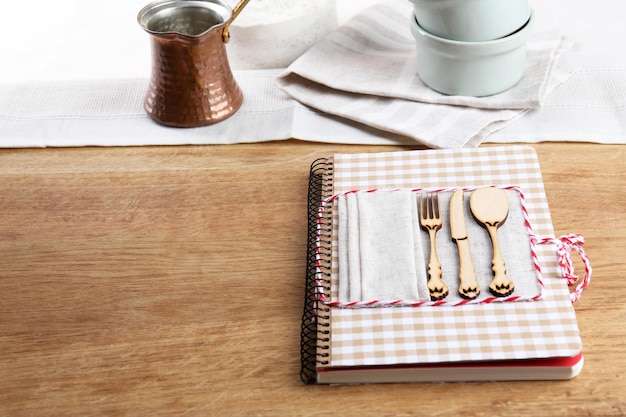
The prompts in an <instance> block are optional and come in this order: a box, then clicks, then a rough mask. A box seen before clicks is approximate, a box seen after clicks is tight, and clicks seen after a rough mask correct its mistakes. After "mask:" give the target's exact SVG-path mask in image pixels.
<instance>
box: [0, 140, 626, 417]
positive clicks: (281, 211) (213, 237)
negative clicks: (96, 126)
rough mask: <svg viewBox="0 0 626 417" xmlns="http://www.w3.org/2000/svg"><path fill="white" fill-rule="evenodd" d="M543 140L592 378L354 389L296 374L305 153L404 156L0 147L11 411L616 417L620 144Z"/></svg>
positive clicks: (2, 367) (0, 398) (1, 343)
mask: <svg viewBox="0 0 626 417" xmlns="http://www.w3.org/2000/svg"><path fill="white" fill-rule="evenodd" d="M535 148H536V149H537V151H538V154H539V160H540V163H541V166H542V171H543V176H544V181H545V187H546V193H547V196H548V201H549V204H550V209H551V212H552V216H553V223H554V226H555V229H556V232H557V235H560V234H565V233H570V232H578V233H582V234H584V235H585V237H586V250H587V252H588V254H589V256H590V257H591V260H592V263H593V266H594V275H593V282H592V285H591V286H590V287H589V288H588V289H587V290H586V291H585V292H584V293H583V297H582V299H581V300H580V301H579V302H578V303H577V305H576V310H577V315H578V321H579V325H580V329H581V333H582V337H583V343H584V346H585V360H586V363H585V368H584V369H583V372H582V374H581V375H580V376H579V377H577V378H576V379H574V380H571V381H563V382H516V383H452V384H421V385H411V384H399V385H372V386H345V387H328V386H304V385H302V384H301V382H300V380H299V366H300V364H299V337H300V318H301V314H302V301H303V288H304V282H303V280H304V270H305V254H306V247H305V245H306V192H307V181H308V169H309V165H310V163H311V162H312V161H313V160H314V159H315V158H318V157H322V156H327V155H329V154H332V153H334V152H378V151H389V150H406V149H408V148H406V147H403V148H401V147H372V146H369V147H368V146H349V145H334V144H312V143H305V142H295V141H287V142H275V143H262V144H249V145H231V146H198V147H141V148H75V149H74V148H69V149H54V148H51V149H5V150H0V415H3V416H46V415H49V416H59V415H77V416H78V415H79V416H85V415H89V416H93V415H130V416H142V415H149V416H154V415H191V416H195V415H198V416H207V415H226V416H253V415H254V416H264V415H267V416H271V415H279V416H283V415H295V416H314V415H342V416H357V415H358V416H364V415H374V416H391V415H393V416H404V415H437V416H457V415H464V416H487V415H489V416H491V415H500V416H516V417H518V416H525V415H528V416H533V417H535V416H562V415H568V416H582V415H585V416H620V415H624V414H626V399H625V398H626V396H625V395H624V393H625V392H626V379H624V375H625V374H626V322H625V321H624V318H625V317H626V307H625V305H624V302H623V300H624V298H625V297H626V289H625V287H626V286H625V285H624V279H625V277H626V257H624V256H623V251H624V248H625V247H626V220H625V214H626V209H625V207H626V193H625V192H624V186H625V185H626V164H625V161H626V146H608V145H593V144H570V143H568V144H563V143H551V144H539V145H536V146H535ZM577 267H578V270H579V271H581V266H580V264H579V263H577Z"/></svg>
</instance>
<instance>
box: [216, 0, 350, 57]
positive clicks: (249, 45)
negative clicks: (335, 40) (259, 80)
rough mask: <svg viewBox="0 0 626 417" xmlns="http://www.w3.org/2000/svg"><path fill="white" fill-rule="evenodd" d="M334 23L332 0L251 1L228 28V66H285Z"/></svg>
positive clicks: (326, 32)
mask: <svg viewBox="0 0 626 417" xmlns="http://www.w3.org/2000/svg"><path fill="white" fill-rule="evenodd" d="M337 24H338V23H337V8H336V3H335V0H307V1H300V0H297V1H292V0H258V1H251V2H250V3H248V5H247V6H246V7H245V8H244V9H243V11H242V12H241V14H240V15H239V16H238V17H237V18H236V19H235V20H234V21H233V24H232V25H231V27H230V35H231V36H230V42H229V43H228V45H227V47H226V48H227V50H228V58H229V62H230V65H231V67H232V68H233V69H266V68H285V67H287V66H289V64H291V63H292V62H293V61H294V60H295V59H296V58H298V57H299V56H300V55H302V54H303V53H304V52H305V51H306V50H307V49H309V48H310V47H311V46H313V45H314V44H315V43H317V42H318V41H319V40H321V39H322V38H323V37H324V36H326V35H327V34H328V33H329V32H331V31H333V30H335V29H336V28H337Z"/></svg>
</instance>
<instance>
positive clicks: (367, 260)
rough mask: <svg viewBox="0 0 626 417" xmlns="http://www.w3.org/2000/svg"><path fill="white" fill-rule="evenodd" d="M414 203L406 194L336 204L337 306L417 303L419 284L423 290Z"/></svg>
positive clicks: (357, 197)
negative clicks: (386, 302)
mask: <svg viewBox="0 0 626 417" xmlns="http://www.w3.org/2000/svg"><path fill="white" fill-rule="evenodd" d="M415 202H416V200H415V198H414V196H413V194H412V193H410V192H393V193H389V192H381V193H357V194H348V195H346V197H345V198H340V199H339V200H338V206H337V209H338V211H339V217H338V219H339V224H338V239H339V243H338V247H339V252H338V257H339V273H340V279H339V300H340V301H341V302H350V301H361V300H386V301H391V300H418V299H419V298H420V297H419V295H418V294H419V290H418V283H419V284H420V285H419V286H422V288H423V287H424V286H425V283H426V269H425V266H424V262H423V261H422V259H423V249H422V242H421V239H420V236H419V233H420V232H419V221H418V217H417V216H418V214H417V205H416V203H415ZM426 297H428V292H426ZM422 298H423V297H422Z"/></svg>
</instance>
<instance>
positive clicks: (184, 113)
mask: <svg viewBox="0 0 626 417" xmlns="http://www.w3.org/2000/svg"><path fill="white" fill-rule="evenodd" d="M194 3H195V4H198V2H194ZM207 3H209V2H207ZM161 4H163V2H161ZM170 4H174V6H172V7H171V9H163V10H164V11H160V12H159V14H156V15H155V16H154V17H153V18H152V19H150V20H149V21H147V22H146V23H145V25H144V28H145V29H146V31H148V32H149V33H150V34H151V41H152V74H151V78H150V84H149V87H148V91H147V93H146V96H145V100H144V108H145V110H146V112H147V113H148V114H149V115H150V117H152V118H153V119H154V120H156V121H157V122H159V123H161V124H164V125H168V126H175V127H198V126H204V125H209V124H212V123H216V122H219V121H221V120H224V119H226V118H227V117H229V116H231V115H233V114H234V113H235V112H236V111H237V110H238V109H239V108H240V107H241V104H242V102H243V94H242V92H241V89H240V88H239V86H238V85H237V82H236V81H235V79H234V77H233V74H232V71H231V69H230V65H229V62H228V56H227V54H226V48H225V45H224V41H223V37H222V30H223V28H224V26H225V24H226V21H225V19H224V17H223V16H221V15H220V14H218V13H215V12H214V10H211V9H206V8H202V7H196V6H193V7H190V6H188V5H185V2H174V3H170ZM176 4H183V5H185V6H184V7H176ZM211 5H213V3H212V2H211ZM228 13H230V11H228ZM209 28H210V29H209ZM207 29H208V30H207Z"/></svg>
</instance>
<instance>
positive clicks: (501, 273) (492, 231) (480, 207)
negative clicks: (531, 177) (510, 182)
mask: <svg viewBox="0 0 626 417" xmlns="http://www.w3.org/2000/svg"><path fill="white" fill-rule="evenodd" d="M469 203H470V210H471V211H472V215H473V216H474V218H475V219H476V221H477V222H478V223H480V224H482V225H483V226H484V227H486V228H487V231H488V232H489V237H491V244H492V246H493V259H492V261H491V265H492V269H493V280H491V283H490V284H489V291H490V292H491V293H492V294H493V295H495V296H496V297H506V296H508V295H510V294H512V293H513V291H514V290H515V285H514V284H513V281H511V280H510V279H509V278H508V277H507V276H506V265H505V263H504V258H503V257H502V255H501V253H500V247H499V245H498V236H497V230H498V228H499V227H500V226H502V224H503V223H504V222H505V220H506V218H507V216H508V215H509V199H508V197H507V195H506V192H504V190H501V189H499V188H492V187H489V188H479V189H477V190H475V191H474V192H472V194H471V195H470V201H469Z"/></svg>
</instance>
